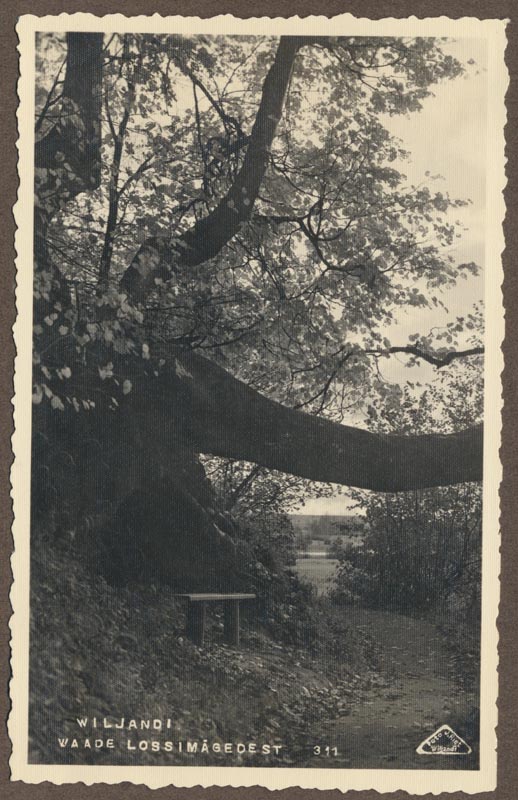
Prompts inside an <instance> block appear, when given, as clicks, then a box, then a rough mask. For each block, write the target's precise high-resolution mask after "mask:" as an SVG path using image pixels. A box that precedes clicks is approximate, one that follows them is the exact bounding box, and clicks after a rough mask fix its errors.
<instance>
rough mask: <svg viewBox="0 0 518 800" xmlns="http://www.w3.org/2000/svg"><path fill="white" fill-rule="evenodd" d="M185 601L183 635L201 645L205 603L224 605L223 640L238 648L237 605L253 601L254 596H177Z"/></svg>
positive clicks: (203, 636) (203, 631)
mask: <svg viewBox="0 0 518 800" xmlns="http://www.w3.org/2000/svg"><path fill="white" fill-rule="evenodd" d="M176 597H183V598H184V599H185V600H187V602H188V605H187V625H186V630H185V633H186V634H187V636H188V637H189V639H191V640H192V641H193V642H194V643H195V644H198V645H202V644H203V640H204V638H205V624H206V607H207V603H221V602H222V603H224V608H225V640H226V641H227V642H228V644H232V645H235V646H236V647H237V646H239V605H240V603H241V601H242V600H255V594H177V595H176Z"/></svg>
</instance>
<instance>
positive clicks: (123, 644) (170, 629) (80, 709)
mask: <svg viewBox="0 0 518 800" xmlns="http://www.w3.org/2000/svg"><path fill="white" fill-rule="evenodd" d="M31 583H32V587H33V591H32V599H31V617H32V619H31V747H30V758H31V760H32V761H34V762H40V763H41V762H47V763H49V762H50V763H55V762H58V763H81V762H83V763H97V764H101V763H139V764H145V763H153V764H159V763H166V764H170V763H192V759H193V756H179V755H178V754H175V755H173V756H172V755H171V754H164V753H160V754H158V755H156V754H150V753H144V754H142V753H138V754H137V761H134V758H135V756H134V755H132V754H131V753H129V752H128V751H127V750H125V749H124V747H123V744H124V745H125V737H124V738H123V737H119V738H120V747H117V749H115V750H111V751H100V752H96V753H94V754H92V753H90V752H89V751H84V750H72V751H71V750H62V749H60V747H59V746H58V741H57V740H58V737H65V736H68V737H74V736H77V735H78V734H79V733H80V729H79V728H78V725H77V723H76V718H77V717H81V716H88V717H93V716H97V717H99V718H102V717H103V716H108V717H123V716H124V717H126V718H138V719H140V718H149V717H151V718H162V717H164V718H171V719H172V728H171V731H170V738H172V739H179V738H188V737H190V738H194V739H196V738H199V739H202V738H203V737H208V738H209V739H210V740H218V741H229V742H231V741H243V740H248V739H251V740H254V741H257V742H269V743H276V742H279V741H281V740H282V742H283V743H284V744H285V745H287V746H289V750H290V757H289V758H288V757H286V758H284V759H283V760H282V763H283V764H285V765H289V764H291V763H292V759H293V758H295V759H296V761H297V762H300V761H302V762H303V761H304V760H305V759H306V758H307V757H308V752H307V750H308V742H311V740H312V735H311V730H312V728H313V727H314V726H315V725H316V724H317V723H318V721H319V720H321V721H322V723H324V722H325V720H326V719H328V718H329V717H339V716H340V715H341V714H347V713H349V712H350V709H351V707H352V706H353V705H354V704H355V703H357V702H359V701H360V698H361V696H362V692H363V691H364V690H365V687H367V686H368V685H369V684H370V683H372V681H373V680H374V681H375V680H376V675H375V672H374V671H373V669H372V668H371V667H370V666H369V647H370V645H369V637H368V636H367V637H365V636H363V635H362V636H359V635H357V634H355V632H354V631H353V630H352V629H351V628H349V627H348V626H347V625H346V624H345V623H344V621H343V614H342V613H341V612H337V613H336V614H335V615H334V617H333V619H330V618H329V615H328V613H327V612H326V617H324V616H322V619H321V624H319V625H317V626H316V627H317V630H318V631H319V635H318V637H317V639H315V640H314V641H313V642H312V643H311V647H310V650H308V648H305V649H302V648H296V647H293V646H289V645H286V644H285V643H284V642H283V628H282V620H281V621H280V622H277V623H276V626H275V634H276V640H274V639H273V638H272V636H271V634H268V633H267V632H266V630H264V629H262V628H260V627H259V626H258V624H257V620H256V619H254V615H253V614H251V615H250V618H249V619H248V620H247V619H245V620H244V621H243V625H242V627H243V642H242V647H241V649H240V650H235V649H233V648H230V647H228V646H226V645H225V644H224V643H223V641H222V631H221V628H222V624H221V619H220V618H219V619H218V618H213V619H212V630H211V631H210V632H209V636H208V643H207V646H206V647H204V648H203V649H201V648H197V647H196V646H195V645H193V644H192V643H191V642H190V641H189V640H187V639H186V638H185V636H184V633H183V631H184V625H185V618H184V611H183V607H182V605H181V602H179V601H178V600H176V599H175V598H173V597H172V596H171V595H170V594H168V593H167V591H164V590H162V591H160V590H157V589H154V588H149V587H148V588H147V589H146V588H143V587H140V588H137V587H133V588H132V589H131V588H124V589H115V588H113V587H111V586H109V585H108V584H107V583H106V582H105V581H104V580H103V579H101V578H99V577H97V576H95V575H94V574H93V573H92V572H91V571H90V570H88V569H86V568H85V567H84V566H82V565H81V564H80V563H79V561H78V558H77V553H76V552H75V551H74V549H73V548H72V547H71V545H70V544H67V545H65V544H63V543H62V544H61V545H60V546H59V547H56V546H55V545H53V544H52V543H51V542H50V541H47V542H39V543H35V544H34V545H33V562H32V575H31ZM285 624H286V628H289V626H290V621H289V620H286V623H285ZM288 632H289V631H288ZM284 641H285V640H284ZM92 735H94V733H93V734H92ZM141 735H142V737H143V738H146V737H148V738H149V735H150V734H149V732H143V733H142V734H141ZM218 758H219V757H218V756H216V755H212V756H211V757H210V758H208V759H207V758H206V757H198V760H197V762H196V763H217V761H218ZM224 763H225V764H227V765H229V764H232V763H234V762H232V761H230V762H229V760H228V757H226V759H225V762H224ZM237 763H244V762H241V761H240V760H238V762H237ZM268 763H272V764H273V763H279V759H278V758H274V757H273V756H272V758H271V759H270V760H268V758H265V757H263V758H262V760H261V765H262V766H266V765H267V764H268Z"/></svg>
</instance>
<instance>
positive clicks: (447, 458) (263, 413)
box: [131, 346, 483, 492]
mask: <svg viewBox="0 0 518 800" xmlns="http://www.w3.org/2000/svg"><path fill="white" fill-rule="evenodd" d="M155 355H157V356H158V357H160V356H162V357H164V359H165V360H166V361H167V362H168V363H169V364H172V365H173V366H172V368H169V369H166V371H165V372H164V373H163V374H162V375H161V376H160V377H159V378H158V379H157V381H158V385H157V387H156V389H157V391H156V393H155V397H156V404H155V405H154V406H153V408H152V409H151V408H149V406H148V404H147V402H146V396H147V397H149V395H148V394H147V395H146V391H144V392H143V394H142V396H141V397H139V395H140V393H139V392H138V391H137V392H136V394H135V396H134V397H133V398H132V400H131V403H132V404H133V403H136V404H137V406H138V409H139V411H144V412H145V413H146V415H147V416H149V415H153V416H154V417H155V418H156V419H157V420H159V422H157V424H158V426H159V427H160V430H161V435H162V437H163V436H164V434H165V431H164V428H163V426H164V424H165V425H169V426H171V431H172V430H173V428H174V431H175V434H174V435H175V436H177V437H178V436H181V439H182V441H183V442H185V443H186V444H187V445H188V446H189V447H191V448H192V449H194V450H195V451H197V452H200V453H207V454H212V455H216V456H222V457H225V458H233V459H236V460H243V461H251V462H254V463H256V464H259V465H260V466H263V467H266V468H268V469H275V470H279V471H281V472H287V473H291V474H293V475H299V476H300V477H303V478H308V479H310V480H314V481H324V482H329V483H339V484H344V485H347V486H356V487H359V488H363V489H373V490H376V491H382V492H396V491H404V490H408V489H416V488H423V487H430V486H445V485H451V484H455V483H462V482H465V481H478V480H481V479H482V439H483V435H482V426H477V427H473V428H468V429H467V430H464V431H461V432H459V433H453V434H426V435H420V436H403V435H394V434H390V435H388V434H380V433H371V432H369V431H365V430H362V429H359V428H353V427H350V426H346V425H340V424H338V423H335V422H332V421H330V420H327V419H323V418H319V417H316V416H312V415H309V414H304V413H302V412H300V411H295V410H293V409H289V408H286V407H284V406H281V405H280V404H279V403H276V402H274V401H273V400H270V399H268V398H266V397H264V396H263V395H261V394H260V393H259V392H257V391H255V390H254V389H252V388H250V387H249V386H247V385H246V384H244V383H242V382H241V381H239V380H237V379H236V378H233V377H232V376H231V375H229V374H228V372H226V371H225V370H224V369H222V368H221V367H219V366H217V365H216V364H214V363H212V362H210V361H208V360H206V359H204V358H203V357H201V356H199V355H198V354H196V353H192V352H191V353H183V354H181V355H177V356H176V357H175V358H173V359H171V351H170V349H168V348H166V347H165V346H164V348H163V350H161V349H160V348H158V351H155ZM147 391H149V388H148V390H147ZM167 420H169V422H167ZM164 421H165V422H164Z"/></svg>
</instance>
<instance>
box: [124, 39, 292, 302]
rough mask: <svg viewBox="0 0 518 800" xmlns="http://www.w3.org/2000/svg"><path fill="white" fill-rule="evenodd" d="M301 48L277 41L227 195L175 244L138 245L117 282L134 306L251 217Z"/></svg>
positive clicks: (153, 241) (222, 243)
mask: <svg viewBox="0 0 518 800" xmlns="http://www.w3.org/2000/svg"><path fill="white" fill-rule="evenodd" d="M304 44H305V41H304V39H303V38H302V37H301V38H299V37H289V36H288V37H282V38H281V40H280V43H279V47H278V49H277V53H276V56H275V59H274V62H273V64H272V66H271V67H270V70H269V72H268V74H267V76H266V78H265V81H264V84H263V90H262V96H261V102H260V105H259V109H258V112H257V116H256V118H255V122H254V126H253V128H252V133H251V136H250V143H249V145H248V149H247V152H246V155H245V158H244V160H243V164H242V166H241V169H240V170H239V172H238V174H237V175H236V178H235V180H234V183H233V184H232V186H231V188H230V189H229V190H228V192H227V194H226V195H225V197H223V198H222V200H221V201H220V202H219V204H218V205H217V206H216V208H214V209H213V210H212V211H211V212H210V213H209V214H208V216H206V217H204V218H203V219H200V220H198V221H197V222H196V224H195V225H194V226H193V227H192V228H191V229H190V230H188V231H186V232H185V233H184V234H183V235H182V236H181V237H180V239H179V240H177V241H176V242H170V241H169V239H165V238H158V237H153V238H151V239H148V240H147V241H146V242H144V244H143V245H142V246H141V247H140V249H139V251H138V252H137V254H136V256H135V258H134V259H133V261H132V263H131V264H130V266H129V267H128V269H127V270H126V272H125V273H124V275H123V277H122V280H121V288H122V289H123V291H125V292H126V293H127V294H128V296H129V297H130V298H131V300H132V301H133V302H140V303H142V302H143V301H144V300H145V299H146V297H147V295H148V294H149V293H150V291H152V289H153V288H154V286H155V279H156V278H161V279H168V278H170V277H171V275H172V273H173V272H174V271H175V270H177V269H178V268H179V267H180V266H196V265H198V264H202V263H203V262H204V261H207V260H208V259H210V258H213V257H214V256H216V255H217V254H218V253H219V252H220V251H221V249H222V248H223V247H224V246H225V245H226V244H227V242H229V241H230V239H232V237H233V236H234V235H235V234H236V233H237V232H238V230H239V228H240V226H241V225H242V223H243V222H246V221H247V220H248V219H249V217H250V214H251V212H252V209H253V206H254V203H255V201H256V199H257V195H258V192H259V189H260V186H261V183H262V181H263V178H264V175H265V172H266V168H267V166H268V161H269V153H270V147H271V144H272V142H273V139H274V136H275V132H276V130H277V125H278V123H279V120H280V118H281V114H282V109H283V105H284V98H285V95H286V90H287V87H288V83H289V79H290V75H291V70H292V67H293V62H294V60H295V56H296V53H297V51H298V49H299V48H300V47H301V46H302V45H304Z"/></svg>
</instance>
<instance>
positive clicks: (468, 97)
mask: <svg viewBox="0 0 518 800" xmlns="http://www.w3.org/2000/svg"><path fill="white" fill-rule="evenodd" d="M445 49H446V50H447V52H449V53H451V54H452V55H453V56H455V57H456V58H458V59H459V61H461V63H463V64H465V65H466V75H465V76H463V77H461V78H457V79H456V80H452V81H446V82H445V83H443V84H441V85H439V86H438V87H436V89H435V93H434V94H435V96H434V97H430V98H428V99H427V100H425V101H424V103H423V109H422V111H421V112H420V113H418V114H411V115H408V116H407V117H391V118H387V119H385V124H386V125H387V127H388V128H389V129H390V131H391V132H392V133H393V134H395V135H396V136H398V137H399V138H400V139H401V140H402V141H403V143H404V146H405V148H406V149H407V150H409V151H410V152H411V153H412V157H411V162H410V163H409V164H405V165H404V166H403V167H402V171H403V172H404V173H405V174H406V175H407V177H408V180H409V183H414V184H416V183H420V182H422V181H426V182H428V181H429V178H426V177H425V172H427V171H428V172H430V173H431V174H432V175H437V174H440V175H442V176H443V178H444V180H439V181H436V182H435V185H436V186H437V189H438V190H440V191H447V192H448V193H449V194H450V195H451V196H452V197H454V198H462V199H470V200H471V201H472V202H471V205H469V206H467V207H466V208H463V209H455V210H454V214H453V217H454V219H460V220H461V221H462V222H463V224H464V225H465V227H466V228H468V230H467V231H466V232H465V233H464V236H463V237H462V239H458V240H457V241H458V244H457V245H456V246H455V249H454V250H453V251H452V252H453V254H454V255H455V258H456V261H457V262H458V263H462V262H466V261H476V262H477V263H478V264H480V265H481V266H483V265H484V232H485V191H486V189H485V172H486V146H487V142H486V99H487V73H486V71H485V65H486V42H485V41H484V40H481V39H464V40H458V41H455V42H450V43H448V44H447V45H445ZM470 59H473V60H474V61H475V64H472V65H469V64H467V62H468V61H469V60H470ZM483 296H484V277H483V275H480V276H479V277H473V278H471V277H470V278H469V279H468V280H467V281H464V280H460V281H459V284H458V286H456V287H455V288H454V289H452V290H450V291H448V292H447V293H445V294H444V295H443V297H442V299H443V301H444V303H445V305H446V306H447V308H448V311H449V314H446V312H444V314H443V315H442V316H441V313H440V312H438V311H437V309H433V310H430V311H427V310H423V309H421V308H419V309H415V310H414V309H410V310H408V311H404V312H401V313H400V314H399V315H398V319H397V322H396V323H395V324H394V326H393V327H392V330H391V333H390V339H391V341H392V342H393V343H394V344H407V343H408V336H409V334H412V333H422V334H426V333H428V331H429V330H430V329H431V328H432V327H433V326H435V325H441V324H444V323H445V322H446V321H447V320H448V319H452V318H454V317H456V316H458V315H462V314H463V313H466V312H469V311H470V310H471V307H472V305H473V303H474V302H475V301H477V300H481V299H482V298H483ZM404 364H405V357H404V356H400V357H399V356H393V357H392V358H391V359H386V360H384V361H383V365H381V364H380V367H382V371H383V374H384V375H385V377H386V378H388V379H389V380H391V381H398V382H399V381H405V380H415V379H417V380H420V381H423V382H425V381H427V380H430V379H431V378H432V377H433V374H434V368H433V367H432V366H431V365H427V364H424V365H423V366H421V367H419V368H416V369H413V370H409V369H408V368H406V367H405V366H404ZM349 509H350V503H349V501H348V498H347V497H346V496H344V495H342V496H336V497H331V498H321V499H316V500H308V502H307V503H306V505H305V506H304V508H303V509H302V513H304V514H342V513H347V512H348V511H349Z"/></svg>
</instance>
